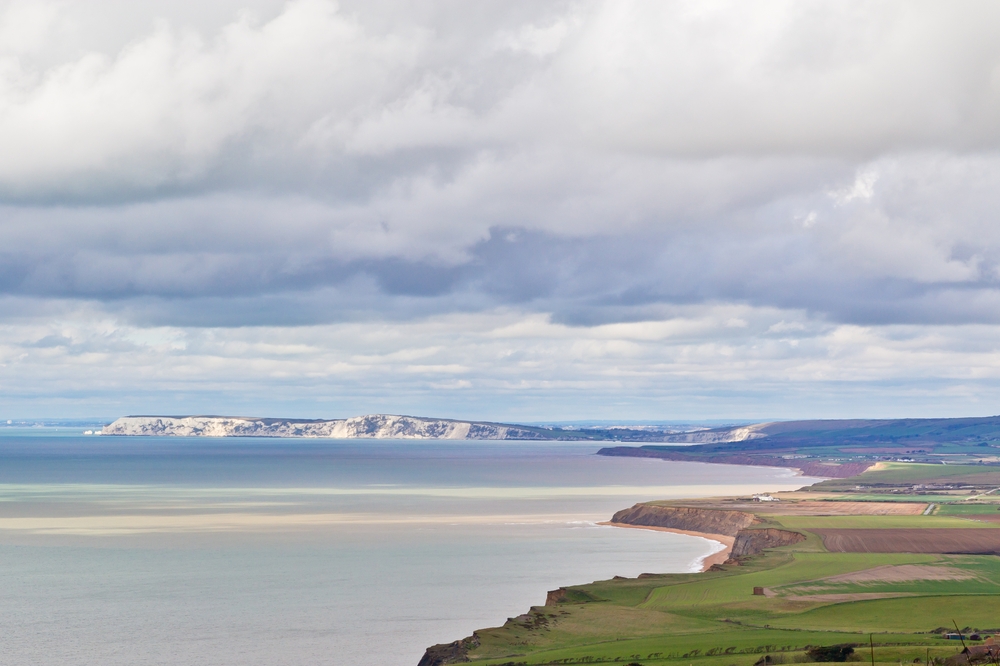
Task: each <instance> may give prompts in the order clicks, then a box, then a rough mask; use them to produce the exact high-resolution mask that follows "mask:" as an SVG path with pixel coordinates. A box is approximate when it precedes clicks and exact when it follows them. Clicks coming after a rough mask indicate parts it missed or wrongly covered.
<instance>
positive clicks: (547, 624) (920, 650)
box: [422, 463, 1000, 666]
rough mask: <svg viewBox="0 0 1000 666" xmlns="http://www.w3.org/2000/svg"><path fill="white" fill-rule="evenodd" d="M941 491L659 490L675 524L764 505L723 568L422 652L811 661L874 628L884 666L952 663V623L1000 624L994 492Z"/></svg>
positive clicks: (429, 659)
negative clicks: (756, 496)
mask: <svg viewBox="0 0 1000 666" xmlns="http://www.w3.org/2000/svg"><path fill="white" fill-rule="evenodd" d="M909 467H912V469H910V468H909ZM968 467H973V466H968ZM928 468H934V469H928ZM932 473H933V474H932ZM867 474H871V475H877V478H878V482H879V483H881V482H883V481H885V482H891V483H899V482H901V481H906V482H910V481H913V480H915V479H928V478H933V479H935V480H936V482H939V483H942V484H952V485H960V484H964V482H965V480H968V479H976V480H977V482H979V481H983V482H985V485H986V486H992V487H993V488H997V487H1000V469H998V470H997V471H991V468H988V467H987V468H985V469H984V466H981V465H976V466H974V469H962V468H961V466H958V465H912V466H908V465H906V464H905V463H892V464H891V465H883V466H881V468H880V469H878V470H874V471H873V472H869V473H867ZM862 477H865V475H861V477H858V479H860V478H862ZM868 478H872V477H871V476H869V477H868ZM843 481H847V482H852V483H849V485H851V487H852V488H853V487H854V486H855V485H859V484H858V483H853V482H854V481H856V479H848V480H843ZM993 484H995V485H993ZM818 485H823V484H818ZM988 489H989V488H986V490H988ZM979 492H980V493H982V492H984V490H980V491H979ZM942 497H943V498H944V499H943V500H937V499H936V500H935V502H934V503H933V505H931V504H930V503H928V502H927V501H924V499H923V498H919V499H918V498H916V497H912V496H910V497H909V498H904V497H900V498H899V499H900V500H906V499H908V503H907V502H906V501H904V502H878V501H875V502H864V501H858V499H859V498H858V497H857V495H856V494H852V493H840V492H837V491H831V490H829V489H828V490H825V491H823V492H822V493H820V492H819V491H815V490H807V491H798V492H794V493H785V494H779V495H777V496H776V499H778V501H776V502H767V503H764V502H760V503H753V502H749V501H747V499H746V498H743V499H741V498H715V499H711V500H702V501H691V500H688V501H683V502H682V501H677V502H669V501H658V502H651V503H649V505H650V506H651V507H655V508H656V511H657V512H659V514H662V515H663V516H664V518H663V519H664V520H665V521H668V522H669V520H671V515H673V514H672V513H671V512H672V511H676V512H677V514H678V515H681V514H683V515H684V516H685V518H684V519H685V520H686V521H690V520H692V512H694V513H697V512H698V511H703V512H707V513H706V515H707V516H710V517H711V519H712V520H714V521H717V520H718V515H719V514H718V513H716V512H720V511H725V512H729V514H728V515H746V514H752V515H753V516H756V518H754V521H753V523H752V524H751V525H750V526H749V527H746V528H745V529H743V530H742V531H741V532H740V533H739V534H738V535H737V538H736V541H737V546H736V547H742V548H743V549H744V551H741V553H740V554H739V555H737V556H734V557H732V558H731V559H730V560H729V561H728V562H727V563H726V564H724V565H716V566H713V567H712V569H711V570H709V571H706V572H704V573H701V574H682V575H666V574H665V575H648V574H644V575H643V576H641V577H640V578H634V579H615V580H608V581H598V582H594V583H590V584H586V585H577V586H572V587H570V588H568V589H560V590H559V591H557V592H556V593H553V594H554V596H553V595H550V600H549V602H548V603H547V605H545V606H538V607H534V608H532V609H530V610H529V611H528V612H527V613H525V614H524V615H521V616H519V617H517V618H511V619H510V620H508V621H507V622H506V623H505V624H504V625H503V626H501V627H495V628H491V629H482V630H479V631H477V632H476V634H475V636H474V637H469V639H466V640H465V642H464V643H463V642H462V641H457V642H456V643H455V644H453V645H452V646H439V647H441V648H454V650H453V651H452V652H448V651H447V650H445V651H443V652H440V653H432V651H429V652H428V655H425V658H424V661H423V662H422V666H442V665H444V664H449V663H466V660H467V661H468V662H471V663H478V664H484V665H489V666H499V665H506V666H520V665H524V666H528V665H538V666H541V665H543V664H601V663H603V664H620V665H621V666H625V665H627V664H642V665H643V666H653V665H662V666H666V665H668V664H670V665H676V666H681V665H684V666H754V665H755V664H757V662H758V661H759V660H761V658H762V657H763V656H765V655H771V661H770V663H799V662H807V661H810V660H811V659H810V657H809V656H808V654H809V653H808V650H809V649H810V648H812V647H816V646H833V645H839V644H852V645H856V646H858V647H857V650H858V654H857V655H856V657H855V658H856V659H857V660H861V659H862V658H863V660H864V661H866V662H869V661H870V660H871V658H872V654H871V651H872V648H871V647H870V646H869V641H871V644H872V645H873V646H874V661H875V663H876V664H880V663H881V664H896V665H897V666H898V664H900V663H903V662H906V663H909V664H913V663H918V662H915V661H914V660H918V659H919V660H920V661H919V663H925V662H926V661H927V659H928V658H930V659H931V660H932V661H935V662H936V663H939V664H943V661H944V659H946V658H949V657H954V656H955V655H956V654H958V653H959V652H960V651H961V649H962V645H961V642H960V641H954V640H947V639H946V638H945V637H944V633H945V632H947V631H949V630H950V631H954V628H955V627H954V624H955V623H957V624H958V626H959V628H961V629H963V632H964V633H963V637H965V638H966V641H967V642H970V643H974V641H971V639H970V638H969V637H968V634H971V633H973V632H978V633H979V634H983V635H984V636H985V634H986V633H989V634H992V633H994V632H996V633H1000V557H998V556H997V555H996V553H1000V529H998V528H1000V511H997V507H1000V498H994V497H992V496H989V495H987V496H985V497H980V498H978V499H977V500H976V503H975V504H973V503H969V502H966V501H964V499H963V498H962V497H961V496H959V497H954V496H949V495H943V496H942ZM893 499H895V498H893ZM706 524H708V523H706ZM713 524H717V522H716V523H713ZM742 524H746V521H745V520H744V521H743V522H742ZM665 526H667V527H669V525H665ZM687 529H692V528H691V527H690V526H688V527H687ZM792 537H794V538H792ZM741 539H742V541H743V546H740V545H739V544H740V542H741ZM755 543H756V544H757V545H758V546H759V547H755V546H753V544H755ZM747 544H750V545H749V546H748V545H747ZM862 647H863V648H864V649H863V650H862ZM432 650H433V648H432ZM436 654H437V655H439V656H435V655H436ZM448 655H451V656H448ZM435 659H436V660H435ZM762 663H763V662H762Z"/></svg>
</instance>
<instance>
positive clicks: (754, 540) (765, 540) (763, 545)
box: [729, 527, 806, 561]
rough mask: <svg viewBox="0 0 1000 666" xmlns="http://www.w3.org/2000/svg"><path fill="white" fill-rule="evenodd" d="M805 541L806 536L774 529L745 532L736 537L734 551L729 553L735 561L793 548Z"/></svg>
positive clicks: (766, 528) (767, 528)
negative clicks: (789, 547)
mask: <svg viewBox="0 0 1000 666" xmlns="http://www.w3.org/2000/svg"><path fill="white" fill-rule="evenodd" d="M805 540H806V538H805V536H803V535H801V534H799V533H798V532H791V531H789V530H779V529H776V528H773V527H765V528H761V529H752V530H743V531H742V532H740V533H739V534H737V535H736V540H735V541H733V549H732V551H731V552H730V553H729V559H730V561H733V560H737V559H739V558H741V557H749V556H751V555H759V554H760V553H763V552H764V551H765V550H767V549H768V548H779V547H781V546H791V545H792V544H794V543H799V542H800V541H805Z"/></svg>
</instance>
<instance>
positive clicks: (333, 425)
mask: <svg viewBox="0 0 1000 666" xmlns="http://www.w3.org/2000/svg"><path fill="white" fill-rule="evenodd" d="M101 434H102V435H147V436H148V435H161V436H175V437H329V438H334V439H359V438H368V439H556V438H557V437H558V435H557V434H556V433H551V434H550V433H549V432H547V431H546V430H545V429H543V428H532V427H528V426H516V425H505V424H501V423H476V422H471V421H451V420H448V419H428V418H420V417H416V416H395V415H392V414H369V415H368V416H355V417H353V418H349V419H333V420H330V421H319V420H295V419H266V418H254V417H242V416H123V417H122V418H120V419H118V420H117V421H115V422H114V423H112V424H110V425H107V426H104V429H103V430H102V431H101Z"/></svg>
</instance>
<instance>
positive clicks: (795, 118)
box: [0, 0, 1000, 421]
mask: <svg viewBox="0 0 1000 666" xmlns="http://www.w3.org/2000/svg"><path fill="white" fill-rule="evenodd" d="M998 27H1000V4H997V3H995V2H962V1H957V2H950V3H940V2H921V1H917V0H899V1H891V0H886V1H885V2H878V3H872V2H852V1H850V0H845V1H843V2H836V3H831V2H814V1H810V0H789V1H784V2H783V1H774V2H771V1H767V0H762V1H759V2H753V3H749V2H743V1H733V2H716V1H714V0H697V1H692V2H670V1H659V0H658V1H656V2H631V1H629V0H609V1H607V2H596V1H595V2H586V1H585V2H569V1H553V2H537V0H530V1H518V0H499V1H496V2H493V1H490V0H482V1H477V2H474V3H470V2H460V1H458V0H455V1H443V0H442V1H439V2H424V1H420V0H413V1H403V0H400V1H397V2H387V1H385V0H365V1H363V2H362V1H358V2H354V1H344V2H340V3H336V2H330V1H327V0H293V1H291V2H276V1H271V0H199V2H190V1H187V0H171V1H170V2H165V1H164V2H161V1H159V0H148V1H146V2H142V3H136V2H133V1H131V0H86V1H83V0H57V1H49V0H30V1H21V0H15V1H13V2H9V1H8V2H0V405H2V409H0V411H2V412H4V413H2V414H0V416H2V417H4V418H12V417H82V416H101V417H105V416H107V417H115V416H119V415H123V414H188V413H196V414H206V413H207V414H246V415H259V416H289V417H308V418H337V417H346V416H352V415H358V414H365V413H374V412H388V413H402V414H419V415H428V416H441V417H451V418H470V419H492V420H514V421H518V420H520V421H547V420H550V421H554V420H573V419H608V420H635V419H647V420H690V419H744V420H755V419H756V420H767V419H775V418H838V417H901V416H966V415H989V414H997V413H1000V224H998V214H1000V40H997V39H996V34H997V29H998Z"/></svg>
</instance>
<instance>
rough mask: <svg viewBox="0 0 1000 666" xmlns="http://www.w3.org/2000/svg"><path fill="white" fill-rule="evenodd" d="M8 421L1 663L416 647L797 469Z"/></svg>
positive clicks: (667, 565)
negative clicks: (671, 502)
mask: <svg viewBox="0 0 1000 666" xmlns="http://www.w3.org/2000/svg"><path fill="white" fill-rule="evenodd" d="M79 433H80V431H79V430H66V429H63V430H57V429H44V430H21V431H19V430H15V429H10V428H8V429H0V632H2V639H0V663H5V664H7V663H10V664H29V663H30V664H44V665H53V666H54V665H57V664H58V665H59V666H72V665H77V664H79V665H83V664H86V665H92V664H94V665H96V664H101V665H103V666H117V665H122V666H124V665H126V664H128V665H130V666H131V665H136V664H163V665H170V666H179V665H185V666H187V665H192V666H193V665H198V666H214V665H218V666H236V665H239V666H256V665H261V666H263V665H265V664H267V665H269V666H275V665H280V664H289V665H291V664H296V665H299V666H303V665H304V666H309V665H313V664H344V665H353V664H357V665H359V666H360V665H365V666H415V664H416V663H417V661H418V660H419V659H420V656H421V655H422V653H423V650H424V648H425V647H426V646H427V645H430V644H433V643H439V642H449V641H452V640H455V639H458V638H461V637H464V636H467V635H469V634H470V633H471V632H472V630H473V629H476V628H480V627H486V626H496V625H499V624H502V623H503V622H504V620H505V619H506V618H508V617H512V616H514V615H518V614H520V613H523V612H525V611H526V610H527V609H528V608H529V607H530V606H532V605H540V604H541V603H543V601H544V599H545V592H546V590H550V589H553V588H556V587H558V586H560V585H567V584H574V583H581V582H588V581H591V580H599V579H606V578H610V577H611V576H614V575H623V576H635V575H637V574H639V573H642V572H647V571H649V572H654V571H655V572H682V571H690V570H696V569H697V568H698V567H699V562H700V560H701V559H702V558H704V557H705V556H707V555H708V554H710V553H711V552H714V550H715V549H716V548H717V547H718V546H717V544H715V543H714V542H710V541H706V540H704V539H698V538H694V537H687V536H680V535H673V534H665V533H658V532H649V531H644V530H625V529H617V528H610V527H601V526H598V525H596V523H597V522H599V521H602V520H607V519H608V518H610V516H611V514H612V513H614V511H616V510H618V509H621V508H624V507H627V506H630V505H631V504H633V503H635V502H638V501H642V500H649V499H656V498H666V497H685V496H687V497H691V496H705V495H720V494H732V493H747V492H754V491H763V490H771V491H774V490H781V489H787V488H794V487H799V486H801V485H804V484H806V483H811V482H812V480H811V479H807V478H803V477H794V476H792V474H791V473H790V472H788V471H784V470H778V469H769V468H749V467H729V466H717V465H700V464H689V463H676V462H664V461H656V460H642V459H626V458H604V457H599V456H596V455H594V453H595V451H596V449H597V447H596V446H593V445H580V444H568V443H566V444H564V443H545V444H539V443H522V442H514V443H510V442H504V443H496V442H414V441H385V440H383V441H357V440H353V441H338V440H263V439H235V438H233V439H202V438H191V439H187V438H111V437H95V436H83V435H81V434H79Z"/></svg>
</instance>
